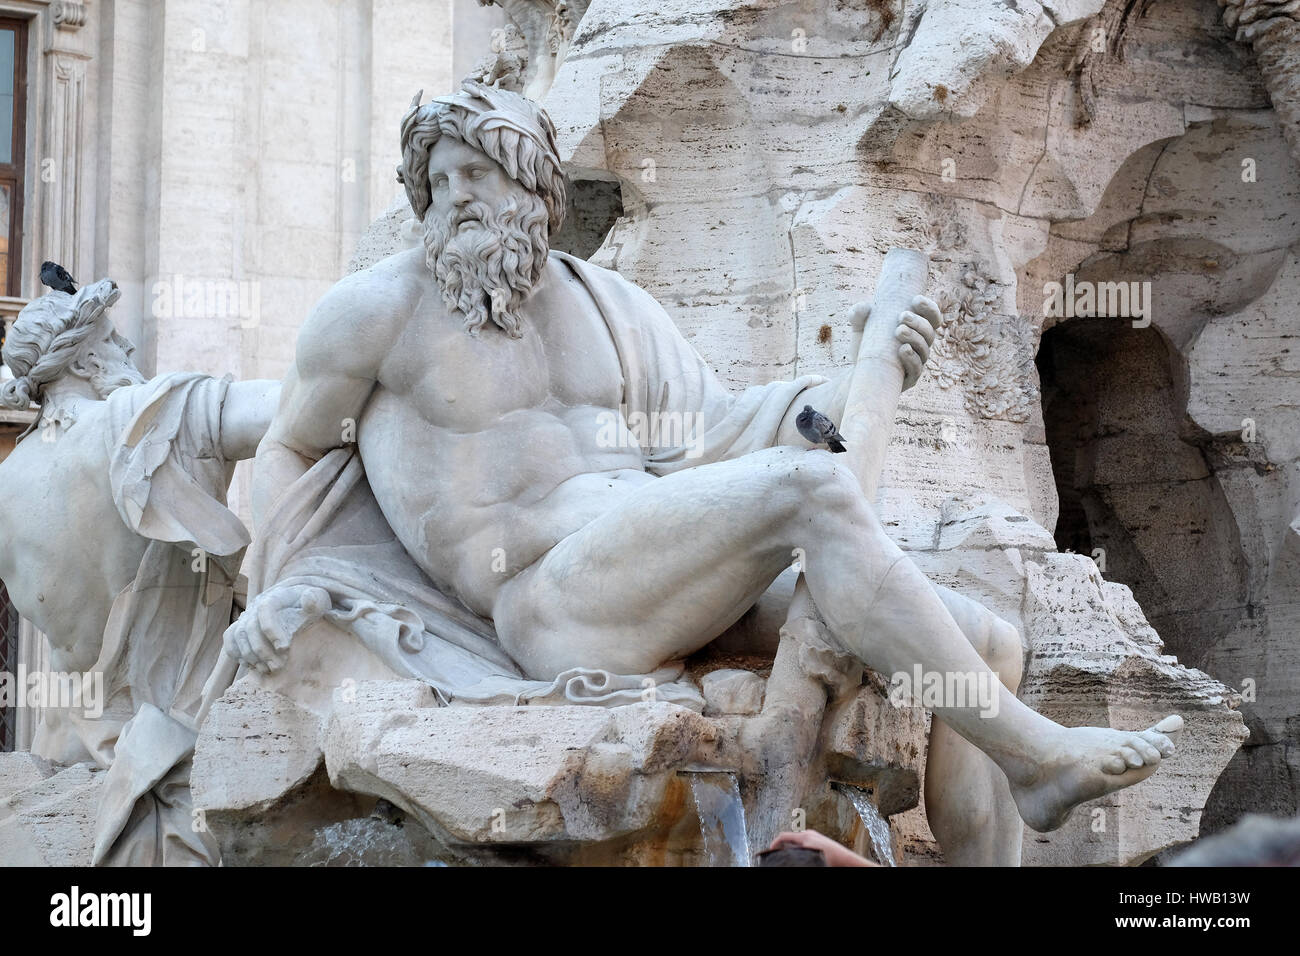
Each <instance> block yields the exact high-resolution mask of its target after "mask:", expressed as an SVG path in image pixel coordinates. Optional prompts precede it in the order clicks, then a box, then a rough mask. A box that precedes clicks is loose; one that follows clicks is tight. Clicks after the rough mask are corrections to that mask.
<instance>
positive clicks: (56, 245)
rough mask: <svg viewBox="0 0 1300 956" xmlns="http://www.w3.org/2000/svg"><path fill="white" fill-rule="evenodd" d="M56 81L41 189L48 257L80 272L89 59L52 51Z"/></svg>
mask: <svg viewBox="0 0 1300 956" xmlns="http://www.w3.org/2000/svg"><path fill="white" fill-rule="evenodd" d="M49 60H50V74H49V75H50V78H51V82H50V85H49V88H48V98H47V100H46V105H45V116H46V127H45V142H44V148H43V149H42V151H41V156H42V166H41V167H40V180H41V182H40V192H39V195H40V196H41V197H42V199H43V209H42V216H41V248H42V249H43V250H46V251H45V252H43V253H42V256H44V257H47V258H53V259H54V260H55V261H56V262H60V263H63V264H64V265H65V266H66V267H67V268H68V269H69V270H70V271H71V272H72V274H73V275H78V274H79V272H78V271H77V270H78V269H79V268H80V265H79V256H80V250H81V242H80V237H81V218H82V217H81V210H82V198H83V197H82V191H83V186H84V184H83V182H82V176H81V164H82V159H83V154H84V151H85V147H84V140H85V134H86V118H85V108H86V61H85V60H84V59H82V58H80V57H78V56H76V55H68V54H64V53H52V54H50V55H49Z"/></svg>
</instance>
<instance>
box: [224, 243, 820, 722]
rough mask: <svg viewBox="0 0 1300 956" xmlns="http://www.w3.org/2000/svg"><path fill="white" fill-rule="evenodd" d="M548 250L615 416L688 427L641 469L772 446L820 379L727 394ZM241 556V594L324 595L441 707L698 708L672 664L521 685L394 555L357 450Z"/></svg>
mask: <svg viewBox="0 0 1300 956" xmlns="http://www.w3.org/2000/svg"><path fill="white" fill-rule="evenodd" d="M551 255H552V258H553V260H554V259H558V260H559V265H560V266H561V267H562V268H568V269H570V270H571V271H572V272H573V274H574V275H575V276H576V277H577V278H578V279H579V280H580V281H581V282H582V283H583V285H584V286H585V287H586V289H587V291H588V292H589V293H590V294H591V297H592V300H593V303H594V305H595V307H596V308H597V309H598V310H599V311H600V314H601V316H602V317H603V319H604V321H605V325H606V327H607V328H608V329H609V333H610V336H611V338H612V339H613V342H614V345H615V347H616V349H617V352H618V358H619V366H620V369H621V372H622V376H623V404H624V406H625V408H624V409H623V412H624V414H625V416H626V418H627V419H632V418H633V417H634V416H636V415H637V414H638V413H639V414H640V415H642V416H646V417H649V416H650V415H651V413H657V415H658V416H659V418H660V419H661V420H663V419H665V418H673V417H675V418H676V419H677V420H681V421H690V420H695V421H698V422H699V423H700V428H699V431H698V433H697V434H695V435H692V436H689V437H690V439H691V441H690V442H688V443H687V444H676V445H673V446H671V447H661V446H658V445H654V444H651V445H650V446H648V447H643V448H642V454H643V459H644V461H645V467H646V470H647V471H648V472H650V473H651V474H655V475H665V474H669V473H671V472H674V471H678V470H681V469H683V468H688V467H693V466H695V465H700V464H706V463H708V462H712V461H721V460H723V459H727V458H735V457H738V456H740V455H744V454H747V453H749V452H752V451H757V450H759V449H762V448H768V447H771V446H772V445H774V444H775V443H776V438H777V433H778V431H779V429H780V427H781V424H782V423H783V422H784V421H785V420H786V419H787V417H788V415H789V413H790V409H791V406H792V405H794V404H795V403H796V402H798V401H800V396H801V394H802V393H803V391H804V390H805V389H807V388H809V387H811V386H813V385H817V384H820V383H821V382H823V381H825V379H823V378H821V377H820V376H812V375H809V376H803V377H801V378H799V379H796V380H794V381H792V382H773V383H771V384H769V385H764V386H758V387H754V388H750V389H748V390H746V391H745V392H743V393H741V394H739V395H733V394H732V393H730V392H729V391H728V390H727V389H726V387H725V386H723V385H722V383H721V382H720V381H719V380H718V378H717V376H716V375H714V373H713V371H712V369H710V368H709V366H708V365H706V364H705V362H704V361H703V359H701V358H700V356H699V354H698V353H697V352H696V351H695V350H694V349H693V348H692V347H691V345H690V343H688V342H687V341H686V340H685V338H683V337H682V335H681V333H680V332H678V330H677V328H676V326H675V325H674V324H673V322H672V320H671V319H670V318H669V317H668V315H667V313H665V312H664V311H663V308H662V307H661V306H660V305H659V304H658V303H657V302H655V300H654V299H653V298H652V297H651V296H650V295H649V294H648V293H647V292H645V291H644V290H642V289H640V288H638V287H637V286H635V285H633V284H632V283H630V282H628V281H627V280H626V279H624V278H622V277H621V276H620V275H618V273H616V272H611V271H609V270H606V269H602V268H599V267H597V266H593V265H590V264H589V263H587V262H584V261H582V260H581V259H575V258H573V257H571V256H568V255H565V254H564V253H558V252H553V253H552V254H551ZM688 415H689V416H698V419H691V418H689V417H688ZM648 437H651V438H653V437H654V436H653V435H649V436H648ZM248 558H249V560H248V568H247V570H248V576H249V594H250V595H255V594H257V593H260V592H261V591H263V590H267V589H269V588H272V587H274V586H277V585H298V584H301V585H312V586H315V587H320V588H323V589H325V590H326V591H328V592H329V594H330V596H331V599H332V605H333V606H332V609H331V610H330V611H329V612H328V613H327V614H326V615H325V619H326V620H327V621H329V622H330V623H332V624H334V625H335V626H337V627H339V628H342V629H343V630H344V631H346V632H348V633H350V634H351V635H353V636H354V637H356V638H357V639H359V640H360V641H361V642H363V643H364V645H365V646H366V647H367V648H368V649H369V650H370V651H371V652H372V653H373V654H375V655H376V656H377V657H379V658H380V659H381V660H382V661H384V662H385V663H386V664H387V666H389V667H390V668H392V670H393V671H395V672H396V673H398V674H400V675H402V676H406V677H414V678H418V679H420V680H423V681H425V682H427V683H429V684H430V685H432V686H433V687H434V688H435V690H436V691H437V692H438V693H439V695H440V696H441V698H442V700H443V702H444V703H452V704H457V703H471V704H513V705H519V704H598V705H603V706H615V705H619V704H626V703H634V702H637V701H640V700H645V699H650V696H649V691H651V689H652V690H653V695H654V696H653V699H656V700H661V701H670V702H673V703H678V704H681V705H682V706H686V707H690V708H692V709H694V710H697V711H698V710H701V709H703V699H702V698H701V696H700V694H699V691H698V690H697V689H696V688H695V687H694V686H693V685H692V684H691V683H690V682H689V681H686V680H683V679H682V672H683V666H682V665H681V663H680V662H673V663H670V664H666V665H665V666H664V667H662V668H661V669H659V670H658V671H656V672H654V673H651V674H612V673H609V672H607V671H603V670H598V669H593V668H582V667H579V668H573V669H571V670H568V671H565V672H564V673H562V674H560V675H558V676H557V677H556V678H555V679H554V680H544V681H543V680H530V679H528V678H526V677H525V676H524V675H523V674H521V673H520V671H519V669H518V668H517V667H516V666H515V664H514V662H513V661H511V659H510V658H509V657H508V656H507V655H506V654H505V652H504V651H502V649H501V647H500V646H499V644H498V643H497V640H496V633H495V631H494V629H493V626H492V622H491V621H489V620H486V619H484V618H482V617H479V616H478V615H476V614H474V613H473V612H471V611H470V610H468V609H467V608H466V607H465V606H464V605H462V604H461V603H460V602H459V601H457V600H456V599H455V598H453V597H451V596H448V595H445V594H443V593H441V592H439V591H438V590H437V589H436V588H434V587H433V585H432V584H431V583H430V582H429V580H428V578H427V577H426V576H425V575H424V573H423V572H422V571H421V570H420V569H419V567H417V566H416V564H415V562H414V561H413V560H412V559H411V557H410V555H409V554H407V553H406V551H405V549H404V548H403V546H402V544H401V543H400V542H399V541H398V540H397V537H396V535H394V533H393V531H392V529H391V528H390V527H389V525H388V523H387V521H386V519H385V518H384V515H383V513H382V511H381V510H380V508H379V506H378V504H377V503H376V501H375V498H374V496H373V494H372V493H371V491H370V487H369V485H368V483H367V482H366V479H365V469H364V465H363V463H362V461H361V456H360V454H359V452H358V451H357V450H356V449H355V447H347V448H339V449H335V450H333V451H331V452H329V453H328V454H326V455H325V456H324V457H323V458H321V459H320V460H319V461H318V462H316V464H315V465H313V466H312V467H311V468H310V469H309V470H308V471H307V473H306V474H304V475H303V476H302V477H301V478H300V479H299V480H298V481H296V482H295V483H294V484H292V485H291V486H289V488H287V489H286V490H285V491H284V492H283V493H282V494H281V495H280V497H279V498H278V499H277V500H276V502H275V504H274V505H273V506H272V507H271V509H270V510H269V513H268V515H267V516H266V518H265V519H264V522H263V524H262V525H261V526H260V527H259V528H258V533H257V538H256V540H255V541H254V543H253V545H252V547H251V548H250V550H249V553H248Z"/></svg>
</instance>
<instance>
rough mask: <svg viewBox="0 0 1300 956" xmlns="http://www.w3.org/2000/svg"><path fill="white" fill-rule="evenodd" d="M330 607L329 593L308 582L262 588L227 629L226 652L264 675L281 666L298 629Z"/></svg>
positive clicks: (320, 615) (224, 642) (311, 622)
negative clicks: (268, 588) (263, 589)
mask: <svg viewBox="0 0 1300 956" xmlns="http://www.w3.org/2000/svg"><path fill="white" fill-rule="evenodd" d="M330 606H331V601H330V596H329V592H328V591H326V590H324V589H323V588H318V587H312V586H311V585H308V584H294V585H289V586H285V587H274V588H271V589H270V590H269V591H263V592H262V593H261V594H259V595H257V597H255V598H253V600H251V601H250V602H249V603H248V607H247V609H245V611H244V613H243V614H241V615H240V616H239V620H237V621H236V622H235V623H234V624H231V625H230V627H228V628H226V633H225V636H224V637H223V638H222V643H223V644H224V646H225V651H226V653H227V654H229V655H230V656H231V657H233V658H235V659H236V660H238V661H240V662H241V663H244V664H247V665H249V666H250V667H252V668H254V669H255V670H258V671H260V672H262V673H263V674H268V673H274V672H275V671H277V670H279V669H280V668H281V667H283V666H284V658H285V655H286V654H287V653H288V651H289V645H290V644H291V643H292V642H293V639H294V637H296V636H297V634H298V632H299V631H301V630H302V629H303V628H305V627H307V626H308V625H309V624H313V623H315V622H316V621H318V620H320V619H321V617H322V616H323V615H324V614H325V612H327V611H328V610H329V609H330Z"/></svg>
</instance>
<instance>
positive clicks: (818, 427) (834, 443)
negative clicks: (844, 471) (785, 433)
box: [794, 405, 844, 455]
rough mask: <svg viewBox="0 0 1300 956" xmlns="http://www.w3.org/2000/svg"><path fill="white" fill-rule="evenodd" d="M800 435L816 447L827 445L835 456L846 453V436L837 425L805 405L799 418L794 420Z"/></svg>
mask: <svg viewBox="0 0 1300 956" xmlns="http://www.w3.org/2000/svg"><path fill="white" fill-rule="evenodd" d="M794 425H795V427H796V428H798V429H799V434H800V435H802V436H803V437H804V438H806V439H808V440H809V441H810V442H812V443H813V444H814V445H827V446H829V447H830V450H831V451H833V452H835V454H837V455H838V454H840V453H841V452H843V451H844V445H843V444H842V442H843V441H844V436H843V435H841V434H840V433H839V429H837V428H836V427H835V423H834V422H833V421H831V420H830V419H829V418H827V417H826V416H825V415H823V414H822V413H821V412H819V411H817V409H815V408H813V407H812V406H811V405H805V406H804V407H803V411H801V412H800V413H799V417H798V418H796V419H795V420H794Z"/></svg>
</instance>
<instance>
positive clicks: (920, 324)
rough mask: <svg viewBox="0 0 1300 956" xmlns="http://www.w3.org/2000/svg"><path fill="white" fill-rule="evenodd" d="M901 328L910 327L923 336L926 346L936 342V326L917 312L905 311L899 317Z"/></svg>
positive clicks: (922, 339)
mask: <svg viewBox="0 0 1300 956" xmlns="http://www.w3.org/2000/svg"><path fill="white" fill-rule="evenodd" d="M898 324H899V327H900V328H909V329H911V330H912V331H913V332H915V333H916V334H917V335H919V336H921V341H923V342H924V343H925V344H926V346H930V345H932V344H934V339H935V335H936V334H937V333H936V332H935V331H934V326H933V325H931V324H930V323H929V322H928V321H927V320H925V319H923V318H921V317H920V316H919V315H917V314H916V313H915V312H904V313H902V314H901V315H899V317H898Z"/></svg>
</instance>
